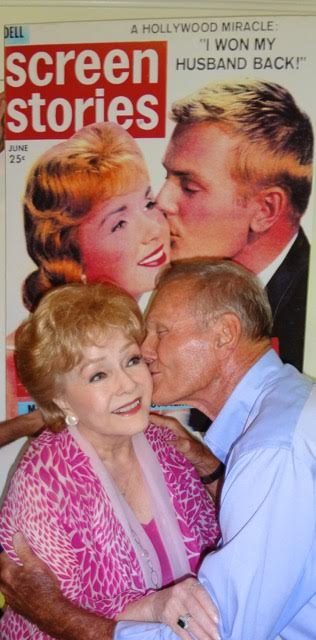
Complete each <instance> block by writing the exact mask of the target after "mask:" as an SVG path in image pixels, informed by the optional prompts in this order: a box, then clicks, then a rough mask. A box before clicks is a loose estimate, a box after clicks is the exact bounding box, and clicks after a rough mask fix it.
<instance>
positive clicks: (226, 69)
mask: <svg viewBox="0 0 316 640" xmlns="http://www.w3.org/2000/svg"><path fill="white" fill-rule="evenodd" d="M315 28H316V18H314V17H301V18H300V17H297V16H296V17H275V18H273V17H265V16H262V17H260V18H258V17H256V18H254V17H252V18H250V17H249V18H247V17H245V18H212V17H206V18H196V19H193V18H191V19H174V20H172V19H166V20H159V21H154V20H150V21H148V20H137V21H133V20H123V21H122V20H120V21H106V22H96V23H95V22H78V23H69V22H67V23H58V24H57V23H56V24H52V23H50V24H31V25H27V24H22V25H19V24H17V25H11V26H7V27H5V96H6V128H5V138H6V142H5V164H6V234H7V235H6V243H7V254H6V292H7V293H6V296H7V298H6V309H7V311H6V314H7V317H6V323H7V326H6V332H7V415H8V417H11V416H13V415H16V413H23V412H25V411H29V410H32V408H33V406H34V404H33V402H32V400H31V399H30V398H29V396H28V394H27V392H26V390H25V389H24V388H23V387H22V385H21V384H20V383H19V380H18V378H17V375H16V371H15V367H14V334H15V330H16V328H17V326H18V325H19V324H20V322H21V321H22V320H23V319H24V318H25V316H26V314H27V312H28V311H29V310H32V308H34V306H35V305H36V304H37V302H38V300H39V299H40V297H41V295H43V293H45V291H47V290H48V289H49V288H51V287H53V286H58V285H59V284H63V283H64V282H69V281H80V280H83V281H100V280H110V281H114V282H117V283H118V284H119V285H120V286H123V287H124V288H125V289H127V290H128V291H129V292H130V293H131V294H132V295H134V296H135V298H136V299H137V300H138V301H139V303H140V305H141V307H142V308H143V309H144V308H145V306H146V303H147V301H148V297H149V296H150V293H151V292H152V291H153V289H154V287H155V281H156V278H157V276H158V275H159V273H160V271H161V269H163V268H164V266H165V265H166V264H167V263H168V261H169V260H170V259H174V260H175V259H181V258H187V257H192V256H225V257H230V258H232V259H235V260H236V261H238V262H240V263H241V264H244V265H245V266H246V267H248V268H249V269H251V270H252V271H254V272H255V273H256V274H257V275H258V277H259V278H260V279H261V282H262V284H263V286H265V287H266V289H267V292H268V296H269V300H270V303H271V306H272V310H273V314H274V327H273V336H272V337H273V345H274V347H275V349H276V350H277V351H278V352H279V354H280V356H281V357H282V358H283V360H284V361H286V362H291V363H292V364H294V365H295V366H297V367H298V368H299V369H302V368H303V361H304V349H306V348H308V345H306V344H305V345H304V333H305V314H306V305H307V282H308V269H309V250H310V242H311V236H312V233H311V232H312V218H313V207H314V197H313V193H311V187H312V167H313V161H314V155H313V131H314V130H315V102H316V101H315V83H314V75H315V66H316V42H315ZM188 96H190V97H189V98H188ZM124 158H125V160H124ZM179 313H181V310H179Z"/></svg>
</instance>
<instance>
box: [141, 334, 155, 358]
mask: <svg viewBox="0 0 316 640" xmlns="http://www.w3.org/2000/svg"><path fill="white" fill-rule="evenodd" d="M155 345H156V339H155V337H154V336H152V335H147V336H146V338H145V340H144V342H143V344H142V346H141V352H142V356H143V358H144V360H145V362H147V364H150V363H151V362H153V361H154V360H155V359H156V346H155Z"/></svg>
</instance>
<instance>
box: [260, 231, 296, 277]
mask: <svg viewBox="0 0 316 640" xmlns="http://www.w3.org/2000/svg"><path fill="white" fill-rule="evenodd" d="M297 235H298V234H297V233H296V234H295V236H294V237H293V238H292V239H291V240H290V242H288V244H287V245H286V246H285V247H284V249H283V251H281V253H279V255H278V256H277V257H276V258H275V260H273V262H270V264H268V266H267V267H266V268H265V269H263V271H260V273H258V274H257V277H258V278H259V280H260V282H261V284H262V286H263V287H265V286H266V285H267V284H268V282H269V281H270V280H271V278H272V276H273V275H274V274H275V272H276V271H277V270H278V268H279V266H280V264H282V262H283V260H284V258H285V256H286V255H287V254H288V252H289V251H290V249H291V247H292V245H293V244H294V242H295V240H296V238H297Z"/></svg>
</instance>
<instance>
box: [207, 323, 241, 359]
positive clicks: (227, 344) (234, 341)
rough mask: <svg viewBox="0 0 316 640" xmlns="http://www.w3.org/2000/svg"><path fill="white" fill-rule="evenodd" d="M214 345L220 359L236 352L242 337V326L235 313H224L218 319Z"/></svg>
mask: <svg viewBox="0 0 316 640" xmlns="http://www.w3.org/2000/svg"><path fill="white" fill-rule="evenodd" d="M214 332H215V340H214V345H215V349H216V351H217V354H218V356H219V357H223V358H225V357H227V354H229V353H231V352H232V351H234V350H235V349H236V347H237V345H238V343H239V340H240V336H241V324H240V320H239V318H238V316H237V315H236V314H235V313H223V314H222V315H220V316H219V318H217V320H216V323H215V327H214Z"/></svg>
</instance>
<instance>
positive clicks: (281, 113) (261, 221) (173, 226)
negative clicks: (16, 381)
mask: <svg viewBox="0 0 316 640" xmlns="http://www.w3.org/2000/svg"><path fill="white" fill-rule="evenodd" d="M172 119H173V120H174V121H175V123H176V126H175V129H174V131H173V134H172V136H171V140H170V142H169V144H168V147H167V150H166V154H165V158H164V165H165V168H166V172H167V175H166V181H165V183H164V186H163V187H162V189H161V191H160V193H159V194H158V198H157V201H158V205H159V206H160V207H161V209H162V210H163V211H164V212H165V214H166V215H167V219H168V222H169V225H170V231H171V240H172V259H173V260H175V259H182V258H190V257H194V256H209V257H213V256H221V257H233V258H234V259H235V260H236V261H237V262H239V263H240V264H242V265H244V266H246V267H247V268H249V269H250V270H251V271H253V272H254V273H256V274H257V275H258V276H259V278H260V280H261V282H262V284H263V286H265V287H266V288H267V292H268V297H269V301H270V304H271V308H272V312H273V333H272V335H273V336H274V338H275V345H276V346H277V347H278V351H279V354H280V357H281V358H282V359H283V361H285V362H290V363H291V364H294V365H295V366H296V367H297V368H298V369H300V370H302V366H303V352H304V333H305V315H306V296H307V278H308V265H309V243H308V240H307V238H306V236H305V234H304V232H303V229H302V227H301V226H300V223H301V219H302V216H303V214H304V212H305V210H306V207H307V204H308V200H309V196H310V192H311V183H312V160H313V130H312V126H311V123H310V120H309V118H308V117H307V115H306V114H305V113H303V112H302V111H301V110H300V109H299V107H298V106H297V104H296V103H295V101H294V99H293V97H292V96H291V94H290V93H289V92H288V91H287V90H286V89H285V88H283V87H281V86H280V85H278V84H275V83H271V82H267V81H263V82H260V81H257V80H245V81H244V82H234V81H232V82H221V83H211V84H209V85H206V86H205V87H203V88H202V89H200V90H199V91H197V92H196V93H194V94H193V95H190V96H187V97H185V98H183V99H182V100H179V101H177V102H175V103H174V105H173V107H172Z"/></svg>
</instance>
